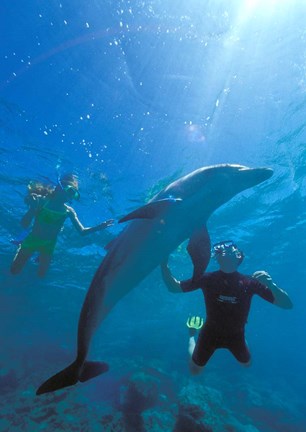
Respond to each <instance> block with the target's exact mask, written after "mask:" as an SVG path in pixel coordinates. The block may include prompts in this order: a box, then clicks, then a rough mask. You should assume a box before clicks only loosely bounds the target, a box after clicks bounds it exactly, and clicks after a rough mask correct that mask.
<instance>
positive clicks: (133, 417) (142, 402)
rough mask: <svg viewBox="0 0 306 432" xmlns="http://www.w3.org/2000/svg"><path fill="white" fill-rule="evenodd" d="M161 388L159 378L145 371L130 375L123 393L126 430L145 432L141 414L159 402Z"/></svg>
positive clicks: (122, 401)
mask: <svg viewBox="0 0 306 432" xmlns="http://www.w3.org/2000/svg"><path fill="white" fill-rule="evenodd" d="M159 389H160V381H159V379H158V378H156V377H152V376H151V375H148V374H146V373H144V372H137V373H135V374H133V375H132V376H131V377H130V379H129V381H128V383H127V385H126V386H125V387H124V388H123V389H122V390H123V391H122V395H121V411H122V414H123V421H124V425H125V430H126V432H144V430H145V428H144V420H143V418H142V415H141V414H142V412H143V411H145V410H147V409H149V408H152V407H154V406H155V405H156V404H157V402H158V398H159V393H160V391H159Z"/></svg>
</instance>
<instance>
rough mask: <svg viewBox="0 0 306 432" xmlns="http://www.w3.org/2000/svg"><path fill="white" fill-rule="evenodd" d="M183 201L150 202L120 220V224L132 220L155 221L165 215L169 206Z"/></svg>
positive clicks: (166, 199)
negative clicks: (162, 214)
mask: <svg viewBox="0 0 306 432" xmlns="http://www.w3.org/2000/svg"><path fill="white" fill-rule="evenodd" d="M180 201H182V199H181V198H165V199H160V200H158V201H153V202H150V203H149V204H146V205H144V206H142V207H139V208H138V209H136V210H134V211H132V212H131V213H129V214H127V215H126V216H124V217H122V218H121V219H119V221H118V222H119V223H122V222H127V221H129V220H132V219H154V218H155V217H157V216H159V215H160V214H161V213H163V212H164V211H165V210H166V209H168V208H169V206H171V205H174V204H176V203H178V202H180Z"/></svg>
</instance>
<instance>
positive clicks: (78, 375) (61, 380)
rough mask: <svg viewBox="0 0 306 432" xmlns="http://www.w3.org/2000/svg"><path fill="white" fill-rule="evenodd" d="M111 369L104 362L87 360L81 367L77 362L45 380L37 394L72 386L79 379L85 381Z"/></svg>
mask: <svg viewBox="0 0 306 432" xmlns="http://www.w3.org/2000/svg"><path fill="white" fill-rule="evenodd" d="M108 369H109V367H108V364H107V363H104V362H90V361H86V362H85V363H84V364H83V365H82V368H81V371H80V365H79V364H77V363H76V362H73V363H72V364H71V365H69V366H68V367H66V369H63V370H62V371H61V372H58V373H57V374H55V375H53V376H52V377H51V378H49V379H48V380H47V381H45V382H44V383H43V384H42V385H41V386H40V387H39V388H38V390H37V392H36V394H37V395H41V394H43V393H50V392H53V391H55V390H60V389H62V388H65V387H69V386H72V385H74V384H76V383H77V382H78V381H81V382H85V381H88V380H90V379H91V378H95V377H96V376H98V375H101V374H103V373H104V372H107V371H108Z"/></svg>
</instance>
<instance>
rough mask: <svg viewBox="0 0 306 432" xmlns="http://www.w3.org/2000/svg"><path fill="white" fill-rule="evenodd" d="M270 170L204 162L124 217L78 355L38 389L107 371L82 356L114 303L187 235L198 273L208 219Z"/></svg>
mask: <svg viewBox="0 0 306 432" xmlns="http://www.w3.org/2000/svg"><path fill="white" fill-rule="evenodd" d="M272 174H273V171H272V170H271V169H269V168H248V167H245V166H241V165H230V164H225V165H214V166H209V167H203V168H200V169H198V170H196V171H193V172H191V173H190V174H188V175H186V176H185V177H182V178H180V179H178V180H177V181H175V182H173V183H171V184H170V185H169V186H167V187H166V188H165V189H164V190H162V191H161V192H160V193H159V194H158V195H156V196H155V197H154V198H153V199H152V200H151V201H150V202H149V203H148V204H147V205H145V206H143V207H141V208H138V209H137V210H135V211H134V212H132V213H130V214H129V215H127V216H125V217H124V218H122V219H121V220H120V221H119V222H126V221H131V222H130V223H129V224H128V226H127V227H126V228H125V229H124V230H123V231H122V232H121V233H120V234H119V235H118V237H117V238H116V239H114V240H113V241H112V242H111V243H110V245H109V246H108V248H107V254H106V256H105V258H104V259H103V261H102V263H101V265H100V267H99V268H98V269H97V271H96V274H95V276H94V278H93V280H92V282H91V285H90V287H89V290H88V292H87V295H86V298H85V301H84V304H83V307H82V310H81V314H80V319H79V325H78V347H77V356H76V359H75V361H74V362H73V363H72V364H71V365H70V366H68V367H67V368H66V369H64V370H62V371H61V372H59V373H57V374H56V375H54V376H52V377H51V378H49V379H48V380H47V381H45V382H44V383H43V384H42V385H41V386H40V387H39V389H38V390H37V394H42V393H47V392H52V391H55V390H58V389H61V388H64V387H67V386H71V385H73V384H76V383H77V382H78V381H81V382H83V381H87V380H89V379H91V378H93V377H95V376H97V375H100V374H102V373H103V372H106V371H107V370H108V365H107V364H106V363H103V362H89V361H86V358H87V354H88V350H89V346H90V342H91V339H92V336H93V333H94V332H95V330H96V328H97V327H98V325H99V324H100V322H101V321H102V320H103V319H104V318H105V317H106V315H107V314H108V313H109V312H110V311H111V309H112V308H113V307H114V306H115V304H116V303H117V302H118V301H119V300H120V299H121V298H122V297H123V296H125V295H126V294H127V293H129V292H130V291H131V290H132V289H133V288H134V287H135V286H136V285H137V284H138V283H139V282H140V281H141V280H142V279H144V278H145V277H146V276H147V275H148V274H149V273H150V272H151V271H152V270H153V269H154V268H155V267H157V266H158V265H159V264H160V263H161V262H163V261H164V260H165V259H166V258H167V257H168V255H169V254H170V253H171V252H172V251H173V250H174V249H176V248H177V247H178V246H179V245H180V244H181V243H182V242H183V241H184V240H186V239H189V243H188V252H189V254H190V256H191V259H192V261H193V264H194V274H193V277H194V278H197V277H199V276H200V275H201V274H202V273H203V272H204V271H205V269H206V267H207V265H208V262H209V259H210V238H209V234H208V232H207V229H206V222H207V220H208V218H209V217H210V216H211V214H212V213H213V212H214V211H215V210H216V209H217V208H219V207H220V206H222V205H223V204H225V203H226V202H228V201H229V200H230V199H231V198H233V197H234V196H235V195H237V194H238V193H239V192H242V191H243V190H245V189H248V188H250V187H253V186H256V185H257V184H259V183H262V182H263V181H265V180H267V179H268V178H270V177H271V176H272Z"/></svg>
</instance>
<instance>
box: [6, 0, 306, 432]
mask: <svg viewBox="0 0 306 432" xmlns="http://www.w3.org/2000/svg"><path fill="white" fill-rule="evenodd" d="M228 3H230V4H228ZM0 12H1V28H2V43H1V45H0V59H1V68H0V90H1V96H0V153H1V160H0V164H1V171H0V176H1V177H0V188H1V202H0V220H1V225H0V253H1V276H0V278H1V291H0V298H1V300H0V305H1V306H0V307H1V327H0V338H1V339H0V341H1V343H0V388H1V402H0V405H1V406H0V409H1V417H2V418H1V420H0V430H1V431H13V430H14V431H15V430H16V431H31V432H32V431H38V430H44V431H48V432H49V431H54V430H69V431H74V430H75V431H99V430H103V431H117V430H118V431H123V430H126V431H128V432H130V431H133V432H138V431H144V430H145V431H150V432H151V431H169V432H170V431H173V430H174V424H175V422H176V420H177V418H178V416H179V415H180V411H179V408H180V407H181V406H182V401H185V402H186V401H187V402H189V403H191V404H195V405H197V406H198V407H199V409H201V410H202V411H203V412H204V413H205V415H204V421H203V422H202V424H206V425H207V427H208V426H209V425H210V427H211V428H212V429H211V430H213V431H214V432H216V431H217V432H218V431H246V432H256V431H261V432H270V431H271V432H272V431H277V432H289V431H290V432H291V431H292V432H293V431H294V432H296V431H298V432H299V431H305V430H306V419H305V408H306V400H305V392H304V387H305V384H306V378H305V364H306V349H305V342H306V339H305V324H306V323H305V313H304V305H305V303H306V295H305V288H306V283H305V282H306V277H305V276H306V273H305V253H304V251H305V249H306V240H305V238H306V236H305V213H306V207H305V192H306V182H305V174H306V168H305V167H306V152H305V142H306V132H305V131H306V129H305V116H306V102H305V101H306V75H305V70H306V57H305V52H306V51H305V49H306V41H305V38H306V34H305V13H306V4H304V2H302V1H289V0H283V1H281V2H277V1H275V0H265V1H263V0H253V1H252V0H249V1H246V0H245V1H242V0H236V1H232V2H227V1H221V0H216V1H206V2H204V1H200V0H189V1H183V2H174V1H170V0H163V1H158V0H152V1H147V2H142V1H138V0H134V1H119V0H118V1H109V0H108V1H100V2H99V1H96V2H81V1H77V2H72V1H68V0H63V1H55V0H50V1H48V2H40V1H35V0H28V1H22V0H20V1H19V2H18V5H17V4H15V3H14V2H10V1H7V0H2V2H1V5H0ZM216 163H239V164H243V165H247V166H251V167H259V166H266V167H271V168H273V169H274V172H275V173H274V176H273V177H272V178H271V180H269V181H268V182H266V183H263V184H262V185H260V186H257V187H256V188H253V189H251V190H248V191H246V192H244V193H241V194H240V195H238V196H237V197H236V198H235V199H233V200H231V201H230V202H229V203H228V204H226V205H225V206H223V207H222V208H221V209H220V210H219V211H217V212H216V213H215V214H214V215H213V216H212V217H211V219H210V220H209V224H208V227H209V231H210V234H211V238H212V241H219V240H220V239H223V238H226V239H227V238H232V239H235V241H236V242H237V244H239V246H240V247H241V248H242V249H243V251H244V253H245V255H246V259H245V261H244V263H243V265H242V266H241V269H240V270H241V271H242V272H243V273H246V274H251V273H253V271H255V270H262V269H265V270H267V271H268V272H269V273H270V274H271V275H272V277H273V279H274V280H275V282H276V283H277V284H278V285H279V286H280V287H282V288H284V289H285V290H286V291H287V292H288V293H289V295H290V297H291V299H292V301H293V303H294V309H292V310H291V311H284V310H281V309H279V308H276V307H273V306H271V305H270V304H268V303H266V302H263V301H261V300H260V299H254V301H253V305H252V310H251V314H250V318H249V323H248V325H247V339H248V342H249V345H250V348H251V351H252V356H253V364H252V366H251V368H249V369H247V370H246V369H244V368H241V367H240V366H239V365H238V364H237V363H236V362H235V360H234V358H232V357H231V356H230V354H229V353H228V352H226V351H218V352H217V353H216V354H215V355H214V357H213V358H212V359H211V360H210V362H209V364H208V365H207V367H206V369H205V372H204V373H203V375H202V376H201V377H200V378H198V379H196V380H195V379H191V378H190V376H189V374H188V368H187V332H186V328H185V321H186V318H187V316H188V314H203V304H202V297H201V294H200V293H193V294H189V295H182V296H179V295H173V294H170V293H168V292H167V290H166V288H165V286H164V285H163V283H162V281H161V277H160V273H159V271H158V269H157V270H156V271H154V272H153V273H152V274H151V275H150V276H149V277H148V278H147V279H146V280H145V281H143V282H142V283H141V284H140V285H139V286H138V287H137V288H135V289H134V290H133V291H132V292H131V293H130V294H129V295H128V296H127V297H125V298H124V299H123V300H122V301H121V302H120V303H119V304H118V306H117V307H116V308H115V309H114V310H113V312H112V313H111V314H110V315H109V317H108V318H107V320H106V321H105V322H104V323H103V324H102V325H101V327H100V329H99V331H98V332H97V334H96V336H95V339H94V341H93V343H92V349H91V354H90V357H91V358H93V359H101V360H103V361H107V362H108V363H109V364H110V365H111V369H110V372H109V373H108V374H105V375H102V376H101V377H99V378H97V379H95V380H93V381H90V382H88V383H86V384H79V385H77V386H75V387H74V388H71V389H68V390H64V391H61V392H58V393H56V394H54V395H50V396H41V397H40V398H38V397H36V396H35V391H36V388H37V387H38V385H40V384H41V383H42V382H43V381H44V380H45V379H46V378H47V377H49V376H50V375H51V374H53V373H55V372H57V371H58V370H60V369H61V368H63V367H64V366H66V365H67V364H68V362H70V361H71V360H72V359H73V357H74V350H75V339H76V329H77V321H78V316H79V312H80V308H81V305H82V303H83V299H84V295H85V292H86V290H87V288H88V286H89V284H90V281H91V279H92V277H93V275H94V273H95V271H96V269H97V267H98V266H99V264H100V262H101V260H102V258H103V256H104V255H105V251H104V249H103V246H104V245H105V244H106V243H107V242H108V241H109V240H111V239H112V238H113V237H114V236H115V235H117V234H118V233H119V232H120V230H121V226H119V225H117V224H116V225H115V226H114V227H112V228H111V229H109V230H107V231H104V232H101V233H96V234H92V235H91V236H88V237H80V236H79V235H78V233H77V232H76V231H75V230H74V229H73V227H72V226H71V225H70V224H69V222H68V221H67V223H66V224H65V228H64V231H63V232H62V233H61V235H60V238H59V241H58V244H57V248H56V251H55V254H54V259H53V262H52V265H51V268H50V271H49V273H48V275H47V277H46V278H45V279H44V280H39V279H38V278H37V276H36V264H35V263H33V262H31V263H29V264H28V265H27V267H26V269H25V270H24V272H23V273H22V275H20V276H18V277H12V276H11V275H10V274H9V271H8V269H9V266H10V263H11V261H12V258H13V256H14V254H15V250H16V246H14V245H13V244H12V243H11V242H10V240H11V239H13V238H16V236H18V235H19V234H20V232H21V229H20V225H19V222H20V218H21V217H22V215H23V214H24V212H25V211H26V208H25V204H24V202H23V198H24V195H25V193H26V186H27V184H28V182H29V181H30V180H31V179H36V180H41V181H52V182H55V181H56V179H57V176H58V175H60V174H61V173H64V172H68V171H73V172H75V173H77V174H78V176H79V180H80V192H81V200H80V202H78V203H75V206H74V207H75V210H76V211H77V213H78V215H79V218H80V219H81V221H82V222H83V223H84V225H86V226H93V225H95V224H98V223H99V222H101V221H103V220H105V219H109V218H114V219H116V220H118V219H119V218H120V216H122V215H124V214H125V213H127V212H129V211H130V210H131V209H133V208H135V207H137V206H138V205H141V204H142V203H143V202H145V200H146V199H147V198H148V197H149V196H151V195H152V194H153V193H156V192H157V191H159V190H160V189H161V188H163V187H164V186H165V185H166V184H168V183H169V182H171V181H172V180H173V179H175V178H178V177H180V176H181V175H183V174H186V173H188V172H190V171H192V170H194V169H196V168H199V167H201V166H206V165H213V164H216ZM185 246H186V245H183V247H182V248H181V249H180V250H178V251H176V252H174V253H173V255H172V256H171V259H170V264H171V268H172V270H173V272H174V274H175V275H176V276H177V277H178V278H187V277H188V276H189V275H190V274H191V270H192V267H191V264H190V261H189V258H188V256H187V254H186V252H185ZM209 269H210V270H212V269H215V264H214V263H213V262H212V263H211V264H210V266H209ZM137 373H142V374H144V376H145V379H144V381H145V383H146V385H147V386H148V388H149V389H150V391H152V392H153V390H154V389H155V390H156V394H155V393H154V392H153V393H154V394H153V395H151V396H152V400H153V402H152V403H151V405H150V406H148V407H146V409H145V410H144V411H143V414H142V416H138V417H136V418H134V417H133V418H132V419H131V418H130V417H129V415H130V413H129V412H128V413H127V412H126V410H124V409H123V408H122V406H123V404H122V399H124V398H126V397H127V396H126V395H127V394H130V393H128V392H127V389H129V388H130V387H129V383H131V380H132V382H133V379H134V381H135V380H136V381H137V379H139V376H137ZM135 374H136V378H135ZM152 389H153V390H152ZM155 390H154V391H155ZM187 402H186V403H187ZM181 417H182V416H181ZM187 417H188V418H189V420H190V415H189V416H187ZM191 417H192V415H191ZM192 418H193V417H192ZM190 421H191V420H190ZM198 423H199V422H198ZM194 424H195V423H194ZM182 427H183V429H179V426H176V431H178V430H184V426H182ZM188 427H189V429H188V430H194V431H195V430H208V429H195V427H196V426H188ZM203 427H204V426H203ZM101 428H102V429H101ZM184 432H187V426H185V430H184Z"/></svg>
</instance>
